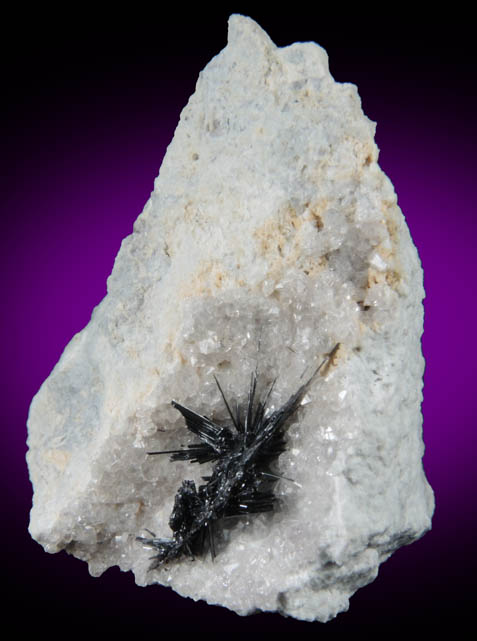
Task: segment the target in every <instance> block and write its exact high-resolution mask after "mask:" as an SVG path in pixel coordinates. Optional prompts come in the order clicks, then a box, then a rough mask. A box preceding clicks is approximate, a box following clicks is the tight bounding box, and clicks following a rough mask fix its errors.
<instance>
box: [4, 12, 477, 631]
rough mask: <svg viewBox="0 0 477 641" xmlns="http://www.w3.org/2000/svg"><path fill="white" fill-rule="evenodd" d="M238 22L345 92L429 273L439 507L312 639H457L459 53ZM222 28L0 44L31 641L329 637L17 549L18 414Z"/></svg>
mask: <svg viewBox="0 0 477 641" xmlns="http://www.w3.org/2000/svg"><path fill="white" fill-rule="evenodd" d="M232 10H233V11H237V10H238V11H241V12H243V13H246V14H248V15H252V17H254V18H255V19H256V20H257V21H258V22H259V24H261V25H262V26H263V27H264V28H265V29H266V30H267V31H268V33H269V34H270V36H271V38H272V39H273V40H274V41H275V42H276V43H277V44H278V45H286V44H290V43H291V42H294V41H296V40H314V41H317V42H319V43H320V44H322V45H323V46H324V47H325V48H326V49H327V51H328V54H329V57H330V68H331V72H332V74H333V75H334V77H335V78H336V79H337V80H340V81H349V82H354V83H355V84H357V85H358V88H359V92H360V95H361V98H362V102H363V109H364V111H365V113H366V114H367V115H368V116H369V117H370V118H371V119H372V120H375V121H377V122H378V127H377V143H378V146H379V147H380V150H381V153H380V165H381V167H382V169H383V170H384V171H385V172H386V173H387V174H388V176H389V177H390V178H391V180H392V182H393V183H394V186H395V189H396V192H397V194H398V198H399V204H400V206H401V208H402V210H403V212H404V214H405V216H406V219H407V222H408V225H409V228H410V230H411V234H412V236H413V238H414V241H415V244H416V246H417V247H418V250H419V253H420V256H421V260H422V263H423V266H424V270H425V288H426V292H427V298H426V301H425V312H426V320H425V334H424V337H423V350H424V355H425V358H426V373H425V389H424V404H423V414H424V436H425V443H426V454H425V457H424V467H425V470H426V474H427V477H428V479H429V481H430V483H431V485H432V487H433V488H434V491H435V494H436V503H437V507H436V512H435V515H434V520H433V529H432V531H431V532H430V533H428V534H427V535H426V536H425V537H424V538H422V539H421V540H420V541H418V542H416V543H414V544H413V545H412V546H409V547H406V548H404V549H401V550H400V551H398V552H397V553H396V554H395V555H394V556H393V557H392V558H391V559H390V560H389V561H387V562H386V563H385V564H384V565H383V566H382V567H381V570H380V573H379V576H378V578H377V580H376V581H375V582H374V583H372V584H371V585H370V586H368V587H366V588H363V589H361V590H360V591H359V592H358V593H357V594H356V595H355V596H354V597H352V599H351V606H350V611H349V612H348V613H344V614H342V615H340V616H339V617H338V618H337V619H335V620H334V621H333V622H332V623H329V624H328V626H327V628H326V629H327V630H328V629H333V628H334V627H336V626H340V625H350V624H367V623H378V624H383V623H393V624H396V623H404V624H406V623H407V624H415V623H426V624H428V623H430V622H432V621H434V619H437V621H440V622H442V621H443V620H446V621H450V620H462V619H463V618H465V617H467V616H470V614H469V609H470V605H471V598H472V596H473V595H472V594H471V593H469V592H468V590H470V589H471V588H470V586H471V585H472V582H473V575H474V574H475V571H476V562H475V555H474V545H475V544H474V541H475V534H476V528H475V518H474V505H475V500H474V496H475V490H474V488H475V487H476V481H477V465H476V464H475V450H476V447H475V442H476V439H475V423H476V421H475V409H474V408H475V393H474V387H473V385H474V380H475V375H476V367H475V348H474V340H473V337H474V325H475V322H474V319H475V315H476V311H477V310H476V302H475V280H474V272H475V260H476V259H475V252H474V232H475V222H474V211H475V204H474V203H475V199H474V196H473V189H472V187H473V184H472V179H473V178H474V180H475V162H474V156H473V153H474V149H473V147H474V144H475V140H476V138H475V134H476V127H475V113H476V106H477V105H476V98H475V95H474V94H473V93H472V91H473V90H472V89H469V88H468V87H469V86H471V85H472V82H475V72H474V69H473V66H472V60H471V59H470V45H469V44H468V39H467V34H466V33H465V31H464V32H462V25H458V27H459V29H457V26H456V25H454V24H453V23H452V21H450V22H446V24H445V25H444V23H442V24H441V25H436V24H434V25H427V24H426V25H425V24H424V23H422V24H415V23H414V26H413V27H410V26H409V24H410V23H409V24H407V23H403V24H400V25H396V24H395V23H394V27H392V28H391V27H390V26H389V25H388V23H387V21H385V20H384V19H383V28H382V29H381V30H380V31H379V30H378V33H381V34H382V35H381V36H380V37H378V38H376V35H375V33H376V32H375V31H374V29H373V28H371V27H370V26H366V25H365V24H364V23H363V24H361V23H357V22H356V20H355V19H354V18H353V19H349V21H348V22H346V23H345V24H344V25H343V24H342V23H341V21H340V19H339V18H333V19H331V18H323V17H321V18H320V19H318V18H317V19H316V20H314V19H312V18H311V17H310V15H309V14H307V15H306V16H304V17H301V18H300V17H296V18H293V17H290V16H289V15H286V14H284V15H274V17H273V18H271V17H270V16H268V15H267V14H264V13H263V12H260V11H255V10H253V9H252V10H249V9H246V8H245V7H243V6H241V5H240V4H239V6H238V7H237V6H235V7H232ZM229 13H230V11H227V10H222V11H220V12H217V13H216V14H215V15H214V17H213V19H212V18H211V16H210V15H208V16H207V15H203V16H202V17H197V19H195V17H189V18H188V20H186V21H185V22H183V21H181V20H180V19H179V18H170V19H168V20H167V21H164V18H162V22H161V21H160V19H159V18H158V17H155V16H144V19H143V20H141V19H140V18H136V20H135V22H134V23H132V21H130V20H129V16H126V18H124V19H121V16H119V19H118V16H116V17H115V19H114V20H113V19H112V18H110V19H109V20H108V21H106V22H104V23H103V22H98V21H97V20H96V18H95V20H91V21H90V22H88V20H84V21H80V22H75V23H74V26H72V24H73V23H72V22H69V19H68V20H67V19H66V18H64V24H63V27H64V28H63V29H58V30H56V29H53V26H51V23H50V21H49V17H48V16H45V15H38V16H32V15H31V14H30V15H29V17H28V18H27V20H26V22H25V21H24V20H23V19H22V20H21V21H20V18H18V17H17V18H14V17H12V20H11V23H10V25H9V26H10V27H11V30H12V31H13V32H14V33H15V34H16V35H17V36H18V40H17V44H18V43H19V42H21V46H19V45H18V46H17V47H16V48H14V49H9V50H8V51H7V50H5V53H4V56H3V64H4V69H3V75H2V78H3V81H2V82H3V86H4V88H6V90H7V92H6V97H7V100H6V101H5V102H4V104H3V107H2V109H3V112H4V113H3V118H2V125H3V128H4V133H3V137H2V140H3V149H4V150H3V154H2V181H3V183H4V184H3V185H2V196H3V198H2V203H3V208H4V211H3V213H2V225H3V229H4V234H3V239H4V241H5V242H4V243H3V248H2V252H1V261H2V274H3V282H4V294H3V303H4V304H3V313H2V318H1V329H2V336H3V345H2V347H3V349H2V359H3V360H4V363H3V367H2V372H3V386H2V388H1V389H2V408H3V432H2V433H3V435H4V437H5V441H4V446H3V464H2V466H1V474H2V494H3V496H2V499H3V502H2V507H3V514H2V517H3V518H2V524H3V528H2V537H3V547H2V550H3V556H4V562H3V569H4V576H3V582H4V585H5V584H6V585H7V589H8V598H9V599H12V603H18V602H19V603H21V604H23V607H24V611H25V613H26V612H28V613H29V616H30V617H31V618H32V622H34V623H35V625H36V626H37V630H38V631H43V630H46V629H47V628H48V627H50V626H51V625H53V626H54V627H57V626H58V628H61V627H62V626H63V625H67V624H68V623H69V622H70V621H71V622H74V624H75V626H76V625H77V624H80V623H92V622H94V623H97V624H99V625H107V626H109V630H110V631H111V632H112V631H113V629H114V628H116V627H117V629H118V630H120V629H122V626H124V625H128V624H131V625H133V624H134V625H136V624H138V625H143V626H144V628H146V630H148V632H147V633H148V634H149V633H150V632H153V631H155V628H154V627H153V626H155V625H156V624H157V622H158V621H160V626H161V627H162V626H163V627H162V630H165V631H169V630H172V629H173V626H177V624H178V623H179V625H180V630H181V632H184V633H187V632H190V631H192V630H194V632H195V633H202V632H204V633H207V634H208V635H209V636H210V634H211V632H220V631H221V630H222V629H225V626H227V624H230V625H232V626H233V630H234V631H236V633H237V634H243V633H250V632H253V631H257V632H258V631H263V632H272V631H273V630H275V629H276V630H280V631H283V632H292V633H296V632H300V633H306V632H308V631H315V630H316V629H317V628H318V627H319V628H320V632H322V631H323V630H324V629H325V628H324V627H323V626H322V625H321V624H307V623H303V622H298V621H294V620H291V619H283V618H282V617H280V616H279V615H270V614H268V615H267V614H258V615H255V616H253V617H247V618H240V617H237V616H236V615H235V614H233V613H231V612H229V611H227V610H225V609H222V608H218V607H215V608H214V607H210V606H206V605H205V604H204V603H202V602H199V603H193V602H192V601H191V600H189V599H182V598H181V597H179V596H178V595H176V594H175V593H173V592H172V591H170V590H168V589H166V588H161V587H151V588H149V589H147V590H144V589H141V588H138V587H136V586H135V585H134V581H133V577H132V575H131V574H130V573H128V574H124V573H120V572H119V570H118V569H117V568H113V569H110V570H108V572H106V573H105V574H104V575H103V576H102V577H101V578H99V579H93V578H91V577H90V576H89V574H88V571H87V566H86V564H84V563H82V562H81V561H78V560H76V559H74V558H72V557H69V556H67V555H66V554H65V553H63V552H62V553H60V554H57V555H48V554H46V553H45V552H44V551H43V550H42V548H41V547H40V546H39V545H38V544H37V543H35V542H34V541H33V540H31V539H30V537H29V535H28V533H27V525H28V518H29V514H28V513H29V509H30V506H31V493H32V491H31V486H30V483H29V479H28V472H27V468H26V465H25V459H24V457H25V452H26V445H25V440H26V427H25V423H26V419H27V414H28V407H29V404H30V402H31V399H32V397H33V396H34V394H35V393H36V392H37V391H38V389H39V387H40V385H41V383H42V382H43V381H44V379H45V378H46V377H47V376H48V375H49V373H50V372H51V370H52V368H53V366H54V365H55V363H56V362H57V360H58V358H59V357H60V355H61V353H62V351H63V349H64V347H65V346H66V344H67V343H68V342H69V340H70V339H71V338H72V336H73V335H74V334H75V333H76V332H78V331H80V330H81V329H83V327H84V326H85V325H86V324H87V323H88V321H89V319H90V316H91V311H92V309H93V307H94V306H95V305H97V304H98V303H99V302H100V301H101V299H102V298H103V297H104V295H105V294H106V279H107V277H108V275H109V274H110V272H111V269H112V267H113V262H114V258H115V256H116V254H117V252H118V249H119V246H120V243H121V240H122V239H123V238H124V237H125V236H126V235H128V234H129V233H131V232H132V225H133V222H134V220H135V219H136V218H137V216H138V215H139V213H140V212H141V211H142V208H143V206H144V204H145V202H146V201H147V199H148V197H149V194H150V192H151V190H152V188H153V181H154V178H155V176H156V175H157V173H158V170H159V166H160V163H161V161H162V158H163V155H164V153H165V150H166V147H167V145H168V144H169V142H170V140H171V138H172V136H173V132H174V129H175V126H176V124H177V121H178V118H179V114H180V111H181V109H182V107H183V106H184V105H185V103H186V102H187V99H188V97H189V96H190V94H191V93H192V92H193V90H194V86H195V82H196V78H197V75H198V72H199V71H200V69H202V68H203V67H204V66H205V64H206V63H207V62H208V61H209V60H210V58H211V57H212V56H213V55H215V54H216V53H217V52H218V51H219V50H220V49H222V48H223V46H225V43H226V19H227V16H228V14H229ZM36 19H38V21H39V25H38V26H39V27H40V28H39V30H38V31H37V30H36V27H37V22H36ZM93 24H94V25H95V26H92V25H93ZM48 25H50V26H48ZM7 28H8V25H7ZM60 33H63V34H64V35H60ZM141 34H143V36H142V35H141ZM469 34H470V31H469Z"/></svg>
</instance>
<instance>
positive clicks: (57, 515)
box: [27, 15, 434, 621]
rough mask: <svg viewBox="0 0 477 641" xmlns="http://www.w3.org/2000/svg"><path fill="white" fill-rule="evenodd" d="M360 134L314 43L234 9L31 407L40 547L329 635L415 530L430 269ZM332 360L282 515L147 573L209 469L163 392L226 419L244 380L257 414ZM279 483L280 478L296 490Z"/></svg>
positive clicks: (291, 444) (302, 424)
mask: <svg viewBox="0 0 477 641" xmlns="http://www.w3.org/2000/svg"><path fill="white" fill-rule="evenodd" d="M374 130H375V125H374V123H372V122H371V121H370V120H368V118H367V117H366V116H365V115H364V114H363V112H362V109H361V104H360V100H359V97H358V93H357V90H356V87H355V86H353V85H351V84H341V83H337V82H335V81H334V80H333V78H332V77H331V75H330V73H329V71H328V62H327V55H326V53H325V51H324V50H323V49H322V48H321V47H319V46H318V45H316V44H314V43H297V44H293V45H291V46H288V47H284V48H277V47H276V46H275V45H274V44H273V43H272V41H271V40H270V39H269V37H268V36H267V35H266V34H265V33H264V32H263V31H262V30H261V28H260V27H259V26H258V25H257V24H256V23H254V22H253V21H252V20H251V19H249V18H245V17H243V16H238V15H234V16H231V18H230V21H229V39H228V44H227V46H226V48H225V49H224V50H223V51H222V52H221V53H219V54H218V55H217V56H216V57H215V58H214V59H213V60H211V62H210V63H209V64H208V65H207V67H206V68H205V69H204V71H203V72H202V73H201V74H200V77H199V79H198V82H197V88H196V91H195V93H194V94H193V96H192V97H191V98H190V100H189V103H188V104H187V106H186V107H185V108H184V110H183V112H182V114H181V118H180V122H179V125H178V127H177V130H176V132H175V135H174V139H173V141H172V142H171V144H170V146H169V148H168V151H167V154H166V157H165V159H164V162H163V164H162V167H161V170H160V174H159V176H158V178H157V179H156V182H155V186H154V191H153V193H152V195H151V198H150V200H149V201H148V203H147V204H146V206H145V209H144V211H143V212H142V214H141V215H140V216H139V218H138V219H137V221H136V223H135V226H134V232H133V234H132V235H130V236H129V237H127V238H126V239H125V240H124V241H123V243H122V246H121V249H120V252H119V254H118V256H117V259H116V262H115V265H114V270H113V272H112V274H111V276H110V278H109V279H108V294H107V296H106V298H105V299H104V300H103V301H102V302H101V304H100V305H98V307H97V308H96V309H95V310H94V312H93V314H92V318H91V321H90V323H89V324H88V326H87V327H86V328H85V329H84V330H83V331H82V332H81V333H79V334H77V335H76V336H75V337H74V338H73V339H72V341H71V342H70V344H69V345H68V346H67V348H66V349H65V351H64V353H63V355H62V357H61V359H60V361H59V362H58V364H57V365H56V367H55V368H54V370H53V372H52V373H51V375H50V377H49V378H48V379H47V380H46V381H45V383H44V384H43V385H42V387H41V389H40V391H39V392H38V394H37V395H36V396H35V398H34V399H33V402H32V405H31V409H30V415H29V420H28V427H29V440H28V444H29V452H28V455H27V458H28V465H29V470H30V476H31V480H32V483H33V486H34V500H33V508H32V512H31V522H30V532H31V535H32V536H33V537H34V538H35V539H36V540H37V541H38V542H39V543H40V544H41V545H43V546H44V548H45V550H46V551H48V552H57V551H59V550H61V549H65V550H67V551H68V552H69V553H71V554H73V555H75V556H76V557H78V558H80V559H83V560H84V561H86V562H87V563H88V564H89V569H90V572H91V573H92V574H93V575H95V576H99V575H100V574H101V573H102V572H104V571H105V570H106V569H107V568H108V567H110V566H113V565H118V566H119V567H120V568H121V569H122V570H124V571H128V570H132V571H133V572H134V575H135V577H136V582H137V583H138V584H139V585H147V584H151V583H156V582H159V583H162V584H164V585H169V586H171V587H172V588H173V589H174V590H176V591H177V592H179V593H180V594H183V595H186V596H189V597H192V598H193V599H205V600H207V601H208V602H209V603H215V604H221V605H223V606H226V607H228V608H230V609H233V610H235V611H236V612H238V613H240V614H247V613H250V612H253V611H256V610H257V609H259V610H265V611H268V610H272V611H274V610H278V611H280V612H282V613H284V614H287V615H291V616H294V617H297V618H301V619H307V620H320V621H327V620H329V619H330V618H332V617H334V616H335V615H336V614H337V613H338V612H340V611H343V610H346V609H347V607H348V602H349V597H350V596H351V595H352V594H353V593H354V592H355V591H356V590H357V589H358V588H359V587H361V586H363V585H365V584H367V583H369V582H370V581H372V580H373V579H374V578H375V577H376V575H377V572H378V568H379V565H380V563H382V562H383V561H385V560H386V559H387V558H388V557H389V555H390V554H392V552H393V551H395V550H396V549H397V548H399V547H400V546H402V545H404V544H407V543H411V542H412V541H413V540H415V539H417V538H419V537H420V536H422V534H423V533H424V532H426V531H427V530H428V529H429V527H430V524H431V516H432V511H433V505H434V502H433V494H432V490H431V488H430V487H429V485H428V483H427V481H426V479H425V476H424V473H423V468H422V462H421V459H422V455H423V441H422V429H421V426H422V416H421V411H420V405H421V400H422V394H421V389H422V374H423V368H424V361H423V358H422V354H421V346H420V337H421V334H422V327H423V307H422V299H423V296H424V291H423V286H422V270H421V266H420V262H419V258H418V255H417V251H416V249H415V247H414V245H413V243H412V240H411V238H410V235H409V231H408V228H407V226H406V223H405V220H404V217H403V215H402V213H401V211H400V209H399V207H398V205H397V199H396V195H395V193H394V189H393V187H392V185H391V183H390V181H389V180H388V178H387V177H386V176H385V175H384V173H383V172H382V171H381V169H380V168H379V166H378V164H377V158H378V149H377V147H376V145H375V143H374ZM337 343H340V348H339V350H338V352H337V353H336V354H335V356H334V358H333V363H331V364H330V367H326V368H325V369H324V371H323V372H322V373H321V374H322V375H320V376H319V377H317V379H316V380H315V381H314V382H313V385H312V386H310V388H309V389H308V390H307V393H306V396H305V397H304V398H303V400H302V403H301V405H300V407H299V408H298V410H297V411H296V413H295V414H294V416H293V418H292V420H291V421H290V425H289V426H288V427H287V431H286V449H285V451H284V452H283V453H282V454H281V456H280V457H279V459H278V461H277V464H276V471H277V474H280V476H283V477H287V478H284V479H280V480H279V481H278V482H277V484H276V488H275V491H276V494H277V496H278V498H279V505H278V507H277V509H275V510H274V511H273V512H268V513H266V514H251V515H246V516H245V517H244V518H241V519H236V520H235V521H234V522H233V523H230V522H227V523H224V524H223V525H222V526H221V528H220V532H219V534H218V553H217V556H216V558H215V559H214V560H212V559H211V557H210V555H205V556H204V557H201V558H198V559H196V560H195V561H191V560H189V559H187V558H185V559H181V560H177V561H175V562H171V563H168V564H166V566H164V567H159V568H157V569H154V570H151V569H150V567H151V563H150V557H151V550H147V549H145V547H144V546H143V545H141V544H140V542H138V540H137V537H138V535H143V534H144V532H145V531H147V530H149V531H153V532H154V533H155V535H156V536H158V537H164V538H168V537H170V535H171V531H170V528H169V525H168V522H169V517H170V514H171V510H172V508H173V503H174V496H175V493H176V491H177V488H178V487H179V486H180V485H181V483H182V481H183V480H184V479H189V480H194V481H195V482H196V483H197V484H198V485H199V484H200V483H201V477H202V476H204V475H206V474H207V473H210V469H209V470H208V469H207V464H206V463H204V464H203V465H199V464H191V463H190V462H188V461H174V462H172V461H170V460H169V458H168V457H154V456H149V455H148V454H147V452H149V451H158V450H173V449H177V448H178V447H181V446H187V444H188V443H190V442H191V441H192V440H193V439H192V437H191V434H190V433H189V432H188V431H187V430H186V429H185V426H184V421H183V417H182V416H181V415H180V414H179V412H177V410H176V409H174V407H173V406H172V405H171V400H172V399H175V400H176V401H177V402H180V403H182V404H183V405H185V406H189V407H193V408H194V409H195V410H196V411H198V412H200V413H201V414H204V415H207V416H210V417H212V418H213V419H214V420H216V421H218V422H220V421H227V418H228V417H227V413H226V411H225V408H224V404H223V399H222V398H221V395H220V392H219V389H218V388H217V385H216V382H215V380H214V376H216V377H217V378H218V379H219V380H220V383H221V385H222V387H223V389H224V392H225V393H226V395H227V397H228V398H230V399H232V400H233V402H237V404H239V405H240V404H243V403H244V402H246V398H247V393H248V385H249V381H250V375H251V372H254V371H257V380H258V381H259V385H260V386H261V387H260V389H261V391H262V392H263V391H264V390H266V389H268V388H269V386H270V384H271V382H272V381H273V380H274V379H275V378H276V382H275V385H274V387H273V391H272V393H271V395H270V398H269V410H270V411H273V410H274V409H276V408H277V407H279V406H280V405H282V404H283V403H284V402H285V401H286V400H287V399H288V398H289V397H290V395H291V394H292V393H294V392H295V391H296V390H297V389H299V387H300V385H301V384H302V383H303V381H304V380H305V378H304V377H306V376H307V375H309V374H310V373H311V372H312V371H313V370H314V369H315V368H316V366H317V364H318V363H319V362H320V361H321V360H322V359H323V358H324V357H325V356H326V354H327V353H329V352H330V350H331V349H332V348H333V346H334V345H336V344H337ZM287 479H292V481H290V480H287Z"/></svg>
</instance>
